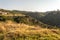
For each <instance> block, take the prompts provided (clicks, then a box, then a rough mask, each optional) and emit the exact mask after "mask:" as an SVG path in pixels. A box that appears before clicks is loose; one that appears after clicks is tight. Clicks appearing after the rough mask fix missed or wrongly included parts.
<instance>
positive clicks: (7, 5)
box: [0, 0, 60, 11]
mask: <svg viewBox="0 0 60 40" xmlns="http://www.w3.org/2000/svg"><path fill="white" fill-rule="evenodd" d="M0 8H3V9H15V10H26V11H50V10H56V9H60V0H0Z"/></svg>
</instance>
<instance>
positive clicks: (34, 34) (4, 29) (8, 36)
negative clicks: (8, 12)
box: [0, 20, 60, 40]
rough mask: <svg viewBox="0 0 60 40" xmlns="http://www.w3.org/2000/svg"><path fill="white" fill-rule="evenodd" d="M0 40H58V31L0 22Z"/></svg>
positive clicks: (59, 34)
mask: <svg viewBox="0 0 60 40" xmlns="http://www.w3.org/2000/svg"><path fill="white" fill-rule="evenodd" d="M0 40H60V29H48V28H41V27H40V26H37V25H27V24H23V23H15V22H12V21H10V20H8V21H6V22H0Z"/></svg>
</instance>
